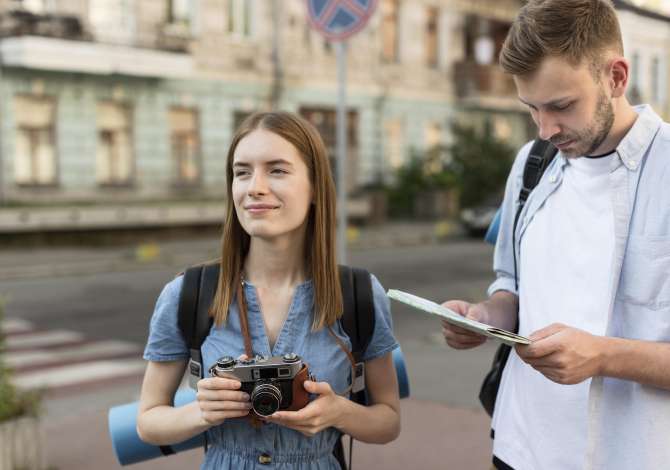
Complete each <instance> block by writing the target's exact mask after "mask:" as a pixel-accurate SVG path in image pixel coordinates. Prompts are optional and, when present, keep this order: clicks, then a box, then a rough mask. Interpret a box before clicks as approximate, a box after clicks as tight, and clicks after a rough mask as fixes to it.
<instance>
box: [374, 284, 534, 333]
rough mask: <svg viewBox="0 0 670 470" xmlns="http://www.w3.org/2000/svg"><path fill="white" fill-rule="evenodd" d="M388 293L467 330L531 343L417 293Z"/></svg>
mask: <svg viewBox="0 0 670 470" xmlns="http://www.w3.org/2000/svg"><path fill="white" fill-rule="evenodd" d="M386 295H388V296H389V298H391V299H393V300H397V301H398V302H402V303H404V304H407V305H409V306H410V307H414V308H416V309H418V310H421V311H424V312H428V313H432V314H433V315H437V316H439V317H442V318H443V319H444V320H446V321H447V322H449V323H451V324H452V325H456V326H460V327H461V328H463V329H465V330H468V331H472V332H474V333H479V334H480V335H484V336H488V337H489V338H493V339H495V340H498V341H501V342H503V343H505V344H507V345H509V346H514V345H515V344H530V343H531V341H530V340H529V339H528V338H526V337H524V336H520V335H517V334H516V333H512V332H511V331H507V330H503V329H501V328H496V327H494V326H491V325H487V324H485V323H481V322H478V321H475V320H471V319H469V318H465V317H464V316H462V315H459V314H458V313H456V312H454V311H453V310H449V309H448V308H446V307H443V306H442V305H439V304H436V303H435V302H432V301H430V300H428V299H424V298H422V297H418V296H416V295H412V294H408V293H407V292H403V291H401V290H396V289H390V290H389V291H388V293H387V294H386Z"/></svg>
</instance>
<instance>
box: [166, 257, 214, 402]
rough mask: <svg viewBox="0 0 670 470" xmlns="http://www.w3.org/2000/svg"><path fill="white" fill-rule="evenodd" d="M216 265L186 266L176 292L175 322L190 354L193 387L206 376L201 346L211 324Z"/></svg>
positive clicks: (190, 375)
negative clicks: (179, 290) (177, 298)
mask: <svg viewBox="0 0 670 470" xmlns="http://www.w3.org/2000/svg"><path fill="white" fill-rule="evenodd" d="M219 266H220V265H219V264H212V265H205V266H195V267H192V268H189V269H187V270H186V271H185V272H184V280H183V281H182V288H181V293H180V295H179V310H178V313H177V316H178V323H179V329H180V330H181V333H182V335H183V336H184V340H185V341H186V345H187V346H188V350H189V353H190V356H191V358H190V360H189V363H188V372H189V383H190V385H191V387H192V388H194V389H195V388H196V383H197V382H198V380H200V379H201V378H203V377H204V376H205V375H204V374H205V371H204V368H203V363H202V353H201V352H200V346H202V343H203V342H204V341H205V338H207V335H208V334H209V330H210V328H211V326H212V318H211V317H210V316H209V308H210V306H211V304H212V300H213V299H214V294H215V293H216V286H217V282H218V278H219V269H220V267H219Z"/></svg>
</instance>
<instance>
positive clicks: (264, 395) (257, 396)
mask: <svg viewBox="0 0 670 470" xmlns="http://www.w3.org/2000/svg"><path fill="white" fill-rule="evenodd" d="M280 404H281V392H280V391H279V389H278V388H277V387H275V386H274V385H272V384H260V385H257V386H256V387H255V388H254V391H253V392H251V406H252V407H253V409H254V411H255V412H256V414H257V415H259V416H270V415H271V414H272V413H274V412H275V411H277V410H278V409H279V405H280Z"/></svg>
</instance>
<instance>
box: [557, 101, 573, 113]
mask: <svg viewBox="0 0 670 470" xmlns="http://www.w3.org/2000/svg"><path fill="white" fill-rule="evenodd" d="M570 106H572V103H568V104H564V105H561V106H554V109H555V110H556V111H565V110H566V109H568V108H570Z"/></svg>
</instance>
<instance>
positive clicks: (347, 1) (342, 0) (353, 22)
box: [307, 0, 377, 41]
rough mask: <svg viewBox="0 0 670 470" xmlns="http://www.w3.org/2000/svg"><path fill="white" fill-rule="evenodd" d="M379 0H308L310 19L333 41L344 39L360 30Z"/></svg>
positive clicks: (315, 26) (314, 25) (313, 24)
mask: <svg viewBox="0 0 670 470" xmlns="http://www.w3.org/2000/svg"><path fill="white" fill-rule="evenodd" d="M376 6H377V0H307V10H308V12H309V21H310V23H312V26H313V27H314V28H316V29H317V30H318V31H319V32H321V34H323V35H324V36H325V37H326V38H328V39H330V40H331V41H342V40H344V39H347V38H348V37H349V36H352V35H353V34H355V33H356V32H358V31H360V30H361V29H362V28H363V26H365V24H366V23H367V22H368V19H370V16H372V13H374V11H375V8H376Z"/></svg>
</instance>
